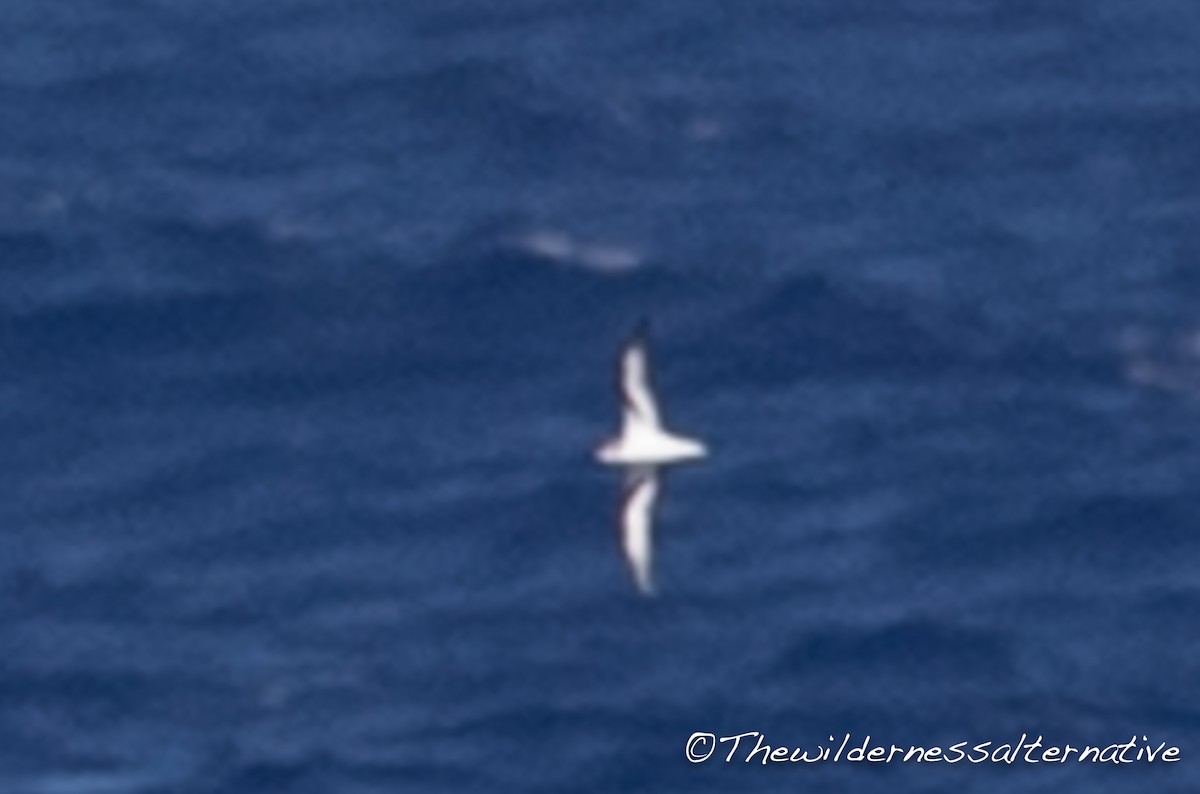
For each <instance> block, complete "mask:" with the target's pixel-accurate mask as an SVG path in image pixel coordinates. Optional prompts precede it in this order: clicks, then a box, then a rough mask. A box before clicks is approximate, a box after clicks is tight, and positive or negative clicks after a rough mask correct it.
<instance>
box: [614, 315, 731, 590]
mask: <svg viewBox="0 0 1200 794" xmlns="http://www.w3.org/2000/svg"><path fill="white" fill-rule="evenodd" d="M649 369H650V365H649V360H648V358H647V356H646V339H645V329H644V324H643V325H642V326H639V328H638V331H637V333H636V334H634V336H633V338H632V339H631V340H630V341H629V343H628V344H627V345H626V346H625V349H624V350H623V351H622V353H621V361H620V366H619V373H618V374H619V379H620V388H621V396H622V403H623V405H622V410H621V435H620V436H618V437H617V438H614V439H612V440H610V441H607V442H605V443H604V444H602V445H601V446H600V447H599V449H597V450H596V458H597V460H599V461H600V462H601V463H605V464H608V465H610V466H623V467H625V468H626V469H627V470H628V476H627V479H626V488H625V497H624V501H623V505H622V509H621V546H622V549H623V550H624V552H625V558H626V560H628V562H629V566H630V569H631V570H632V572H633V578H634V581H635V583H636V584H637V587H638V589H639V590H641V591H642V592H643V593H645V594H650V593H651V592H653V584H652V581H651V574H650V560H651V556H652V546H653V543H652V538H651V536H652V534H653V522H652V519H651V515H652V513H653V511H654V502H655V499H656V498H657V496H658V490H659V471H658V470H659V468H660V467H662V466H666V465H669V464H672V463H683V462H685V461H689V460H698V459H700V458H703V457H705V456H706V455H708V449H707V448H706V447H705V446H704V444H703V443H702V442H700V441H698V440H696V439H692V438H686V437H684V436H678V435H675V434H674V433H671V432H668V431H667V430H666V429H665V428H664V427H663V425H662V420H661V419H660V417H659V412H658V405H657V404H656V402H655V399H654V393H653V391H652V390H651V388H650V378H649V374H650V373H649Z"/></svg>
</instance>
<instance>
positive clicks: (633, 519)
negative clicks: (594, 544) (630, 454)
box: [621, 467, 658, 595]
mask: <svg viewBox="0 0 1200 794" xmlns="http://www.w3.org/2000/svg"><path fill="white" fill-rule="evenodd" d="M657 497H658V471H657V470H656V469H655V468H653V467H647V468H639V469H633V470H631V471H630V475H629V480H628V484H627V486H626V488H625V502H624V504H623V505H622V509H621V546H622V548H623V549H624V551H625V559H626V560H628V562H629V568H630V570H631V571H632V572H633V579H634V582H635V583H636V584H637V587H638V590H640V591H642V593H644V594H645V595H650V594H652V593H653V592H654V586H653V584H652V581H651V573H650V563H651V559H652V558H653V545H654V544H653V534H654V520H653V516H654V500H655V499H656V498H657Z"/></svg>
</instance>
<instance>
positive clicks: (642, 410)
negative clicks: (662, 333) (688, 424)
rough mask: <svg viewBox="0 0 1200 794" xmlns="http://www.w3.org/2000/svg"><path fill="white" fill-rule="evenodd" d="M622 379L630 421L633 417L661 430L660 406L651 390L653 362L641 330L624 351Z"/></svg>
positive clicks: (622, 390) (627, 416)
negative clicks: (649, 356)
mask: <svg viewBox="0 0 1200 794" xmlns="http://www.w3.org/2000/svg"><path fill="white" fill-rule="evenodd" d="M620 379H621V396H622V398H623V401H624V403H625V411H624V414H625V418H626V421H629V420H630V419H631V418H632V419H633V420H635V421H639V422H641V423H642V424H646V425H650V426H652V427H658V426H659V419H658V405H657V404H656V403H655V401H654V393H653V392H652V391H651V390H650V361H649V358H648V357H647V355H646V337H645V333H644V331H643V330H642V329H641V328H639V330H638V332H637V333H636V334H635V335H634V337H633V338H632V339H631V340H630V341H629V344H627V345H626V346H625V349H624V350H623V351H622V352H621V372H620Z"/></svg>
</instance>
